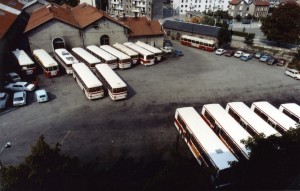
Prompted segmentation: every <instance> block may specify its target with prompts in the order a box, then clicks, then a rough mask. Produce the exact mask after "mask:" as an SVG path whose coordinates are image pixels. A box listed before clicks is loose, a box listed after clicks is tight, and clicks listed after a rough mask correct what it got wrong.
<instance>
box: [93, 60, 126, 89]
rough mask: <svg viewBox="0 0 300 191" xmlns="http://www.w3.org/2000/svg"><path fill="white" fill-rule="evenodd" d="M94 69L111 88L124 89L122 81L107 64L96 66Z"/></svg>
mask: <svg viewBox="0 0 300 191" xmlns="http://www.w3.org/2000/svg"><path fill="white" fill-rule="evenodd" d="M95 67H96V69H97V70H98V71H99V72H100V73H101V74H102V76H103V77H104V78H105V79H106V81H107V82H108V83H109V85H110V86H111V87H112V88H123V87H126V84H125V83H124V82H123V80H122V79H121V78H120V77H119V76H118V75H117V74H116V73H115V72H114V71H113V70H112V69H111V68H110V67H109V66H108V65H107V64H97V65H96V66H95Z"/></svg>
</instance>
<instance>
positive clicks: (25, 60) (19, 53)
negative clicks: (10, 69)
mask: <svg viewBox="0 0 300 191" xmlns="http://www.w3.org/2000/svg"><path fill="white" fill-rule="evenodd" d="M12 53H13V54H14V55H15V57H16V58H17V60H18V63H19V65H20V66H26V65H31V64H34V62H33V60H32V59H31V58H30V57H29V56H28V55H27V54H26V52H25V51H24V50H19V49H16V50H14V51H12Z"/></svg>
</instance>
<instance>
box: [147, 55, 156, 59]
mask: <svg viewBox="0 0 300 191" xmlns="http://www.w3.org/2000/svg"><path fill="white" fill-rule="evenodd" d="M146 59H154V55H148V56H147V57H146Z"/></svg>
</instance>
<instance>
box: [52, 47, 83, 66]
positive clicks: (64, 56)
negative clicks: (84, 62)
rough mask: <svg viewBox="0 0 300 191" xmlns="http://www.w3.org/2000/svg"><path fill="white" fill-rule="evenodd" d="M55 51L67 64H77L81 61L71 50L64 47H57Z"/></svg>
mask: <svg viewBox="0 0 300 191" xmlns="http://www.w3.org/2000/svg"><path fill="white" fill-rule="evenodd" d="M55 53H56V54H57V55H58V56H59V57H60V58H61V59H62V60H63V61H64V62H65V63H66V64H76V63H79V61H78V60H77V59H76V58H75V57H74V56H73V55H72V54H70V52H69V51H67V50H66V49H64V48H58V49H55Z"/></svg>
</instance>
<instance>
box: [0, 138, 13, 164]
mask: <svg viewBox="0 0 300 191" xmlns="http://www.w3.org/2000/svg"><path fill="white" fill-rule="evenodd" d="M10 147H11V142H7V143H6V144H5V145H4V146H3V147H2V149H1V151H0V155H1V153H2V152H3V150H4V149H8V148H10ZM2 167H3V165H2V162H1V160H0V168H2Z"/></svg>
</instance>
